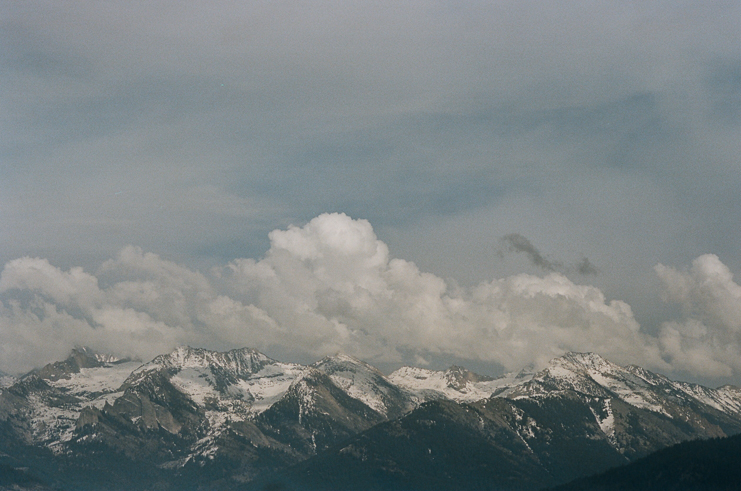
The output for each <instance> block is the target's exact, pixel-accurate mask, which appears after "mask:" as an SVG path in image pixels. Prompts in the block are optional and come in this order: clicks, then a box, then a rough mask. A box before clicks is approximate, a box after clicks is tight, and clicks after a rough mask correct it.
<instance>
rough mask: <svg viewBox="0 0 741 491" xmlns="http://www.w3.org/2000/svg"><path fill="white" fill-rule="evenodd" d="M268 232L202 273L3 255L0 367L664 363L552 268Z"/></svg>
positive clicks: (142, 256) (339, 224)
mask: <svg viewBox="0 0 741 491" xmlns="http://www.w3.org/2000/svg"><path fill="white" fill-rule="evenodd" d="M270 243H271V246H270V249H269V250H268V251H267V253H266V254H265V255H264V257H263V258H262V259H259V260H255V259H238V260H235V261H232V262H231V263H229V264H228V265H227V266H226V267H221V268H215V269H213V270H212V271H211V272H210V274H209V275H208V276H207V275H204V274H202V273H199V272H196V271H192V270H190V269H188V268H186V267H183V266H181V265H178V264H176V263H174V262H171V261H167V260H164V259H162V258H160V257H159V256H157V255H155V254H151V253H144V252H143V251H142V250H141V249H138V248H135V247H127V248H124V249H123V250H122V251H121V252H120V253H119V254H118V256H117V257H116V258H114V259H111V260H109V261H106V262H105V263H103V265H102V266H101V267H100V268H99V269H98V271H97V272H96V274H95V275H91V274H89V273H86V272H84V271H83V270H81V269H79V268H73V269H71V270H69V271H66V272H65V271H62V270H60V269H59V268H56V267H54V266H52V265H51V264H49V262H48V261H46V260H43V259H33V258H21V259H17V260H14V261H11V262H9V263H8V264H6V266H5V268H4V270H3V273H2V277H0V294H1V295H2V300H3V310H2V317H1V318H0V322H2V331H0V337H1V338H2V339H0V341H2V345H3V352H2V356H1V357H0V369H3V370H6V371H19V370H25V369H28V368H31V366H33V365H35V364H39V363H43V362H46V361H48V360H49V359H50V358H59V357H61V356H63V354H64V352H65V351H66V350H68V349H69V348H70V347H71V346H73V345H74V344H87V345H90V346H92V347H94V348H96V349H100V350H105V351H109V352H114V353H118V354H123V355H138V356H140V357H142V358H145V359H146V358H149V357H152V356H154V355H156V354H158V353H160V352H163V351H167V350H168V349H171V348H172V347H174V346H175V345H177V344H193V345H199V346H207V347H214V348H227V347H235V346H254V347H257V348H260V349H263V350H267V351H269V352H280V353H283V354H286V355H291V356H299V357H304V358H307V359H311V358H316V357H319V356H322V355H325V354H327V353H332V352H335V351H344V352H348V353H350V354H353V355H356V356H359V357H361V358H364V359H367V360H369V361H374V362H385V363H414V362H416V361H417V360H418V359H422V358H425V357H427V355H430V354H433V355H439V356H443V357H445V356H452V357H456V358H458V359H470V360H477V361H483V362H489V363H491V364H492V365H496V366H503V367H504V368H506V369H518V368H520V367H522V366H524V365H526V364H529V363H535V364H536V365H539V364H542V363H544V362H545V361H547V360H548V359H550V358H551V357H553V356H557V355H559V354H561V353H563V352H565V351H568V350H578V351H597V352H599V353H602V354H603V355H605V356H608V357H610V358H611V359H614V360H616V361H618V362H625V363H627V362H636V363H642V364H644V365H648V366H651V367H663V368H667V367H666V365H664V364H663V362H662V360H661V358H660V352H659V347H658V343H657V342H656V340H655V339H653V338H650V337H648V336H646V335H645V334H644V333H642V332H641V330H640V327H639V325H638V323H637V322H636V321H635V319H634V318H633V314H632V311H631V309H630V307H629V306H628V305H627V304H625V303H624V302H621V301H618V300H612V301H607V300H606V298H605V296H604V294H603V293H602V292H601V291H600V290H599V289H597V288H595V287H592V286H585V285H577V284H575V283H573V282H572V281H571V280H569V279H568V278H566V277H565V276H563V275H561V274H558V273H552V274H549V275H547V276H545V277H538V276H533V275H524V274H523V275H516V276H511V277H507V278H503V279H496V280H492V281H488V282H482V283H480V284H479V285H477V286H475V287H472V288H462V287H459V286H457V285H455V284H452V283H450V282H447V281H445V280H443V279H442V278H439V277H437V276H435V275H433V274H430V273H425V272H423V271H420V270H419V268H418V267H417V266H416V265H415V264H414V263H412V262H409V261H405V260H403V259H398V258H392V257H391V256H390V255H389V250H388V247H387V246H386V244H384V243H383V242H382V241H380V240H378V238H377V237H376V235H375V233H374V231H373V228H372V227H371V225H370V223H369V222H368V221H365V220H353V219H351V218H350V217H348V216H346V215H344V214H323V215H320V216H318V217H316V218H315V219H313V220H311V221H310V222H309V223H307V224H306V225H305V226H303V227H296V226H291V227H289V228H288V229H286V230H275V231H273V232H271V233H270Z"/></svg>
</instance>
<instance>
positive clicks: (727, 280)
mask: <svg viewBox="0 0 741 491" xmlns="http://www.w3.org/2000/svg"><path fill="white" fill-rule="evenodd" d="M655 269H656V273H657V274H658V275H659V278H661V281H662V282H663V285H664V297H665V299H666V300H667V301H670V302H676V303H678V304H680V305H681V306H682V308H683V310H684V319H683V320H679V321H671V322H666V323H664V325H663V327H662V329H661V333H660V335H659V341H660V344H661V349H662V351H663V352H664V353H665V354H666V356H667V357H668V358H669V360H670V363H671V364H672V366H674V367H675V368H676V369H679V370H684V371H686V372H689V373H698V374H702V375H705V376H708V377H721V376H724V377H730V376H733V375H738V374H739V373H741V286H739V285H738V284H737V283H736V282H734V281H733V274H731V271H730V270H729V269H728V267H727V266H726V265H725V264H723V263H722V262H721V261H720V259H719V258H718V256H716V255H714V254H706V255H703V256H700V257H698V258H697V259H695V260H694V261H693V262H692V267H691V268H690V269H689V270H684V271H680V270H677V269H674V268H671V267H667V266H664V265H662V264H659V265H657V266H656V268H655Z"/></svg>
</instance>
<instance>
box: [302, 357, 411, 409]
mask: <svg viewBox="0 0 741 491" xmlns="http://www.w3.org/2000/svg"><path fill="white" fill-rule="evenodd" d="M312 367H313V368H315V369H317V370H320V371H322V372H324V373H325V374H327V375H328V376H329V378H330V379H331V380H332V382H333V383H334V384H335V385H337V386H338V387H339V388H341V389H342V390H343V391H344V392H345V393H347V394H348V395H349V396H350V397H352V398H355V399H358V400H359V401H361V402H363V403H364V404H366V405H367V406H368V407H370V408H371V409H373V410H374V411H376V412H378V413H379V414H382V415H384V416H386V417H396V416H399V415H400V414H402V413H404V412H406V411H408V410H410V409H411V408H412V407H413V401H412V397H411V395H410V394H408V393H406V392H404V391H403V390H400V389H399V388H398V387H397V386H395V385H394V384H393V383H391V382H390V381H389V379H388V378H386V376H385V375H384V374H383V373H381V371H380V370H378V369H377V368H376V367H374V366H372V365H369V364H368V363H365V362H364V361H361V360H358V359H357V358H354V357H352V356H349V355H346V354H343V353H338V354H336V355H334V356H328V357H325V358H323V359H322V360H320V361H318V362H316V363H314V364H313V365H312Z"/></svg>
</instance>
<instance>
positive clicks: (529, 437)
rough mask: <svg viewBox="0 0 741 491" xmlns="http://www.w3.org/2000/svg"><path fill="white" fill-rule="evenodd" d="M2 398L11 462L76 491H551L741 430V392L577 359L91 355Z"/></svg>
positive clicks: (244, 352) (593, 358)
mask: <svg viewBox="0 0 741 491" xmlns="http://www.w3.org/2000/svg"><path fill="white" fill-rule="evenodd" d="M0 390H1V392H0V432H1V434H0V436H1V437H2V438H0V452H4V453H5V454H7V455H11V456H13V458H14V459H15V461H14V462H16V463H18V465H19V467H29V468H30V469H31V470H32V471H33V472H36V471H37V470H38V472H36V473H35V474H34V473H33V472H32V475H40V476H41V477H42V478H43V479H44V482H47V483H50V484H52V485H60V486H62V487H64V484H65V483H67V485H68V487H69V483H72V488H75V489H100V488H107V489H150V488H152V487H160V488H162V489H196V488H204V487H205V488H218V489H230V488H243V487H244V486H247V488H248V489H250V488H255V489H260V488H261V487H262V486H267V485H273V484H275V485H288V486H294V487H296V488H297V489H398V488H399V487H401V488H404V489H431V488H435V489H478V488H481V489H491V486H492V485H496V486H497V487H499V488H501V489H537V488H538V487H542V486H547V485H555V484H558V483H563V482H566V481H568V480H571V479H573V478H575V477H579V476H584V475H587V474H590V473H595V472H599V471H602V470H605V469H607V468H609V467H611V466H615V465H620V464H624V463H627V462H630V461H632V460H635V459H637V458H640V457H642V456H645V455H647V454H648V453H650V452H653V451H655V450H658V449H660V448H664V447H666V446H668V445H672V444H674V443H677V442H680V441H684V440H688V439H693V438H707V437H714V436H725V435H731V434H735V433H739V432H741V391H739V389H736V388H733V387H722V388H719V389H709V388H706V387H702V386H699V385H694V384H686V383H682V382H675V381H671V380H669V379H667V378H666V377H663V376H661V375H657V374H653V373H651V372H648V371H646V370H643V369H641V368H639V367H620V366H617V365H614V364H612V363H609V362H607V361H606V360H604V359H602V358H601V357H599V356H597V355H594V354H579V353H570V354H567V355H565V356H563V357H560V358H557V359H554V360H553V361H552V362H551V363H550V364H549V366H548V367H546V368H545V369H544V370H541V371H539V372H537V373H532V372H528V371H523V372H520V373H517V374H509V375H506V376H504V377H500V378H491V377H484V376H480V375H477V374H475V373H473V372H470V371H468V370H466V369H464V368H461V367H451V368H450V369H449V370H446V371H432V370H425V369H419V368H414V367H404V368H402V369H400V370H397V371H396V372H394V373H393V374H391V375H390V376H388V377H386V376H384V375H383V374H382V373H381V372H380V371H378V370H377V369H376V368H374V367H372V366H371V365H368V364H367V363H364V362H362V361H360V360H357V359H354V358H352V357H349V356H346V355H342V354H338V355H335V356H331V357H327V358H324V359H322V360H320V361H318V362H316V363H314V364H312V365H310V366H302V365H298V364H292V363H282V362H279V361H276V360H273V359H271V358H269V357H267V356H265V355H264V354H262V353H260V352H258V351H256V350H254V349H249V348H245V349H238V350H232V351H228V352H224V353H219V352H214V351H209V350H204V349H197V348H189V347H181V348H178V349H176V350H175V351H173V352H172V353H169V354H166V355H161V356H158V357H157V358H155V359H154V360H152V361H151V362H149V363H145V364H143V365H142V364H141V363H139V362H134V361H130V360H116V359H113V358H110V357H105V356H101V355H99V354H95V353H93V352H92V351H90V350H82V349H80V350H75V351H74V352H73V353H72V355H71V356H70V358H68V359H67V360H65V361H63V362H56V363H52V364H50V365H47V366H46V367H44V368H42V369H40V370H37V371H35V372H32V373H30V374H28V375H26V376H24V377H21V378H20V379H19V380H17V381H15V383H13V384H12V385H11V386H10V387H7V388H4V389H0ZM0 463H2V462H0ZM16 463H14V464H13V465H16ZM278 476H281V477H280V478H279V477H278ZM369 483H372V484H369Z"/></svg>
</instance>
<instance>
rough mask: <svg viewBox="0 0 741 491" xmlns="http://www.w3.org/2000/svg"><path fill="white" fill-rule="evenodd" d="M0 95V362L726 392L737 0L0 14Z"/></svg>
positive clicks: (186, 4) (740, 210) (738, 337)
mask: <svg viewBox="0 0 741 491" xmlns="http://www.w3.org/2000/svg"><path fill="white" fill-rule="evenodd" d="M0 104H1V106H0V125H1V126H0V267H2V277H1V278H0V343H1V344H0V370H2V371H4V372H8V373H21V372H23V371H26V370H30V369H31V368H33V367H35V366H39V365H41V364H44V363H47V362H49V361H52V360H56V359H62V358H64V357H65V356H66V355H67V353H68V352H69V350H70V349H71V348H72V347H74V346H75V345H88V346H91V347H92V348H94V349H97V350H100V351H105V352H112V353H114V354H119V355H129V356H138V357H140V358H142V359H143V360H145V359H148V358H151V357H152V356H155V355H157V354H159V353H163V352H167V351H169V350H171V349H173V348H174V347H176V346H178V345H184V344H188V345H192V346H200V347H206V348H212V349H220V350H223V349H231V348H237V347H244V346H250V347H254V348H257V349H259V350H261V351H263V352H265V353H266V354H267V355H269V356H272V357H274V358H278V359H281V360H285V361H299V362H310V361H314V360H317V359H319V358H320V357H322V356H324V355H328V354H333V353H335V352H338V351H341V352H345V353H348V354H350V355H354V356H356V357H359V358H361V359H363V360H365V361H367V362H369V363H372V364H375V365H377V366H380V367H382V368H384V369H389V370H390V369H393V368H395V367H398V366H401V365H402V364H411V365H417V366H427V367H431V368H444V367H447V366H448V365H450V364H453V363H455V364H460V365H464V366H466V367H468V368H471V369H475V370H477V371H479V372H483V373H487V374H498V373H501V372H503V371H510V370H519V369H520V368H522V367H523V366H526V365H529V364H532V365H534V366H541V365H543V364H544V363H545V362H546V361H547V360H549V359H550V358H552V357H555V356H558V355H561V354H563V353H565V352H567V351H572V350H573V351H595V352H597V353H599V354H601V355H602V356H604V357H606V358H608V359H610V360H611V361H614V362H617V363H620V364H629V363H635V364H639V365H642V366H644V367H646V368H649V369H652V370H655V371H659V372H661V373H665V374H667V375H670V376H673V377H675V378H682V379H685V380H692V381H700V382H703V383H707V384H709V385H719V384H722V383H734V384H737V385H741V286H739V282H741V280H739V278H741V255H740V254H739V246H741V1H739V0H731V1H712V0H702V1H675V0H672V1H654V0H641V1H621V2H615V1H589V2H581V1H571V0H567V1H559V2H555V1H552V2H551V1H527V0H524V1H523V0H518V1H488V2H479V1H465V0H463V1H434V0H427V1H395V2H359V1H358V2H352V1H351V2H348V1H344V2H341V1H310V2H303V1H295V2H283V1H269V2H268V1H264V2H263V1H243V2H236V1H222V0H212V1H208V2H205V1H204V2H196V1H177V2H176V1H172V2H165V1H147V2H130V1H109V2H106V1H77V0H71V1H65V2H61V1H33V0H27V1H8V0H0ZM734 275H735V278H734Z"/></svg>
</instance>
